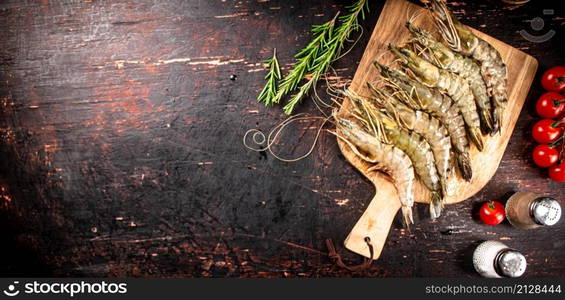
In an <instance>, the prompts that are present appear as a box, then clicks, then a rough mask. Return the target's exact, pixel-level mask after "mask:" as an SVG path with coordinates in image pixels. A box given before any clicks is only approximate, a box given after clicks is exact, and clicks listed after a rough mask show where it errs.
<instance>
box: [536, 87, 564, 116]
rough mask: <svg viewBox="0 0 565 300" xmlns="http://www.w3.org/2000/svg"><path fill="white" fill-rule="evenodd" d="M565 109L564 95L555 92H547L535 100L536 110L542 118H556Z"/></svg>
mask: <svg viewBox="0 0 565 300" xmlns="http://www.w3.org/2000/svg"><path fill="white" fill-rule="evenodd" d="M563 111H565V97H563V96H562V95H561V94H559V93H556V92H547V93H545V94H543V95H541V97H539V99H538V102H536V112H537V113H538V115H539V116H540V117H542V118H546V119H553V118H557V117H558V116H559V115H560V114H561V113H562V112H563Z"/></svg>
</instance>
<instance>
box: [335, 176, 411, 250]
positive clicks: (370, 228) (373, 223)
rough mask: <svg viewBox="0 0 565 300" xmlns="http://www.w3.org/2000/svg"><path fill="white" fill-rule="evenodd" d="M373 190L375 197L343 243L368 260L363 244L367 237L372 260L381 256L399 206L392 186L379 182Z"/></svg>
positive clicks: (383, 181)
mask: <svg viewBox="0 0 565 300" xmlns="http://www.w3.org/2000/svg"><path fill="white" fill-rule="evenodd" d="M387 185H390V186H387ZM375 188H376V193H375V196H374V197H373V199H372V200H371V202H370V203H369V206H368V207H367V209H366V210H365V212H364V213H363V215H362V216H361V218H360V219H359V221H357V223H356V224H355V226H354V227H353V229H352V230H351V232H350V233H349V235H348V236H347V238H346V239H345V242H344V244H345V248H347V249H349V250H351V251H353V252H355V253H357V254H360V255H363V256H365V257H367V258H370V257H371V255H370V252H369V246H367V243H366V242H365V239H366V238H367V237H368V238H369V239H370V242H371V245H372V246H373V259H377V258H379V256H380V255H381V251H382V250H383V247H384V244H385V242H386V238H387V236H388V232H389V230H390V226H391V225H392V221H393V220H394V217H395V216H396V214H397V213H398V210H399V209H400V206H401V205H400V199H399V198H398V194H397V192H396V188H395V187H394V184H392V183H391V182H389V181H387V180H381V181H379V186H378V187H375Z"/></svg>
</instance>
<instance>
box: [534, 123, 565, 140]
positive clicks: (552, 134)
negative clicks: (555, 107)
mask: <svg viewBox="0 0 565 300" xmlns="http://www.w3.org/2000/svg"><path fill="white" fill-rule="evenodd" d="M556 125H557V122H555V121H553V120H551V119H543V120H540V121H538V122H537V123H536V124H535V125H534V128H533V129H532V137H533V138H534V140H536V142H538V143H540V144H549V143H551V142H555V141H556V140H557V139H558V138H559V137H560V136H561V134H562V133H563V128H561V127H556Z"/></svg>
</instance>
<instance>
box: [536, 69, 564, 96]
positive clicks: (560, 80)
mask: <svg viewBox="0 0 565 300" xmlns="http://www.w3.org/2000/svg"><path fill="white" fill-rule="evenodd" d="M541 85H542V86H543V88H544V89H545V90H546V91H550V92H561V91H565V66H555V67H553V68H550V69H549V70H547V71H545V73H543V75H542V76H541Z"/></svg>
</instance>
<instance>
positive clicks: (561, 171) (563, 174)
mask: <svg viewBox="0 0 565 300" xmlns="http://www.w3.org/2000/svg"><path fill="white" fill-rule="evenodd" d="M549 178H551V180H553V181H556V182H565V160H564V161H562V162H561V163H559V164H557V165H554V166H551V167H550V168H549Z"/></svg>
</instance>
